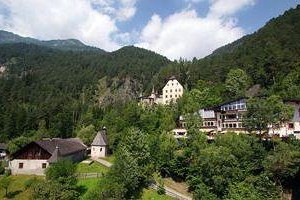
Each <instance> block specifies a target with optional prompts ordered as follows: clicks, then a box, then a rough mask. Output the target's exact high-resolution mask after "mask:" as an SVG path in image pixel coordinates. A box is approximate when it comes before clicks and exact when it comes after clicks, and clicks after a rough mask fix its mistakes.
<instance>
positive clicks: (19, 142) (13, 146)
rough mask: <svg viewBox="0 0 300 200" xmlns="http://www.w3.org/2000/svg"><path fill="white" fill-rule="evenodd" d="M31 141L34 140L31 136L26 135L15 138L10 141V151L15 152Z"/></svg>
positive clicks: (8, 146)
mask: <svg viewBox="0 0 300 200" xmlns="http://www.w3.org/2000/svg"><path fill="white" fill-rule="evenodd" d="M30 142H32V139H31V138H28V137H25V136H20V137H18V138H15V139H13V140H11V141H9V143H8V145H7V148H8V151H9V152H10V153H15V152H17V151H18V150H19V149H21V148H23V147H24V146H26V145H27V144H29V143H30Z"/></svg>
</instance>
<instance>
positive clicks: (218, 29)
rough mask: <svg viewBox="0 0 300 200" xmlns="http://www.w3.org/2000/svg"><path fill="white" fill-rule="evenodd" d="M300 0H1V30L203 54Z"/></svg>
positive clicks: (172, 55) (176, 54)
mask: <svg viewBox="0 0 300 200" xmlns="http://www.w3.org/2000/svg"><path fill="white" fill-rule="evenodd" d="M297 4H300V0H0V29H2V30H6V31H10V32H13V33H16V34H19V35H21V36H26V37H33V38H37V39H40V40H51V39H70V38H74V39H78V40H80V41H82V42H83V43H85V44H87V45H90V46H96V47H99V48H101V49H104V50H106V51H114V50H117V49H119V48H121V47H123V46H126V45H134V46H137V47H142V48H146V49H149V50H152V51H155V52H157V53H159V54H162V55H164V56H166V57H168V58H169V59H171V60H174V59H179V58H184V59H188V60H189V59H192V58H194V57H196V58H203V57H205V56H207V55H209V54H210V53H212V52H213V51H214V50H215V49H217V48H219V47H221V46H223V45H225V44H228V43H231V42H233V41H235V40H237V39H239V38H241V37H242V36H244V35H247V34H250V33H253V32H255V31H256V30H258V29H259V28H260V27H262V26H263V25H264V24H265V23H266V22H267V21H269V20H270V19H271V18H274V17H277V16H279V15H280V14H283V13H284V11H285V10H288V9H290V8H294V7H296V5H297Z"/></svg>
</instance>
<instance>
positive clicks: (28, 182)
mask: <svg viewBox="0 0 300 200" xmlns="http://www.w3.org/2000/svg"><path fill="white" fill-rule="evenodd" d="M37 182H38V179H37V178H36V177H34V178H31V179H28V180H26V181H25V182H24V187H25V189H26V190H27V189H29V188H31V187H32V186H33V185H34V184H36V183H37Z"/></svg>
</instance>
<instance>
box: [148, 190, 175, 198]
mask: <svg viewBox="0 0 300 200" xmlns="http://www.w3.org/2000/svg"><path fill="white" fill-rule="evenodd" d="M142 200H173V198H172V197H169V196H167V195H159V194H157V192H156V191H155V190H152V189H144V190H143V195H142Z"/></svg>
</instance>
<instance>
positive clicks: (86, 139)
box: [77, 125, 96, 145]
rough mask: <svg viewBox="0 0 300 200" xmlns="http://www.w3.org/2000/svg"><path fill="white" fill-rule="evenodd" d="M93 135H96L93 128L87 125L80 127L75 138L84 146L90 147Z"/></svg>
mask: <svg viewBox="0 0 300 200" xmlns="http://www.w3.org/2000/svg"><path fill="white" fill-rule="evenodd" d="M95 134H96V130H95V126H93V125H89V126H86V127H82V128H81V129H80V130H79V131H78V132H77V137H79V138H80V139H81V140H82V141H83V143H84V144H86V145H90V144H91V143H92V142H93V139H94V137H95Z"/></svg>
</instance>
